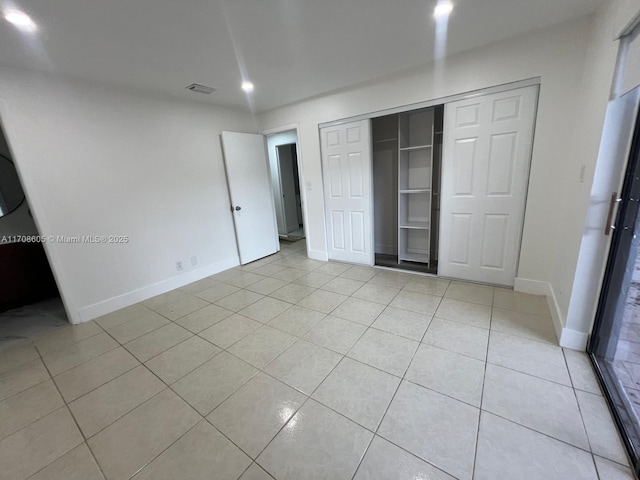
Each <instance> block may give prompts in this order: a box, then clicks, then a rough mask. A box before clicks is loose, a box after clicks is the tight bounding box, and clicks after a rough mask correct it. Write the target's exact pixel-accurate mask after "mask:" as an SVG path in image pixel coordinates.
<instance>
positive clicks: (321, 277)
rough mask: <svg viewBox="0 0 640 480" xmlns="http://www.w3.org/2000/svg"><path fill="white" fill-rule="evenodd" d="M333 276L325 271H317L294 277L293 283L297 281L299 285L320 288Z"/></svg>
mask: <svg viewBox="0 0 640 480" xmlns="http://www.w3.org/2000/svg"><path fill="white" fill-rule="evenodd" d="M334 278H335V277H334V276H333V275H327V274H326V273H318V272H317V271H315V272H311V273H307V274H306V275H303V276H302V277H299V278H296V279H295V280H294V283H298V284H300V285H305V286H307V287H311V288H320V287H321V286H322V285H324V284H325V283H327V282H329V281H331V280H333V279H334Z"/></svg>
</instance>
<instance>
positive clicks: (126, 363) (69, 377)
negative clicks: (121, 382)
mask: <svg viewBox="0 0 640 480" xmlns="http://www.w3.org/2000/svg"><path fill="white" fill-rule="evenodd" d="M139 364H140V363H139V362H138V361H137V360H136V359H135V357H134V356H133V355H131V354H130V353H129V352H127V351H126V350H125V349H124V348H122V347H118V348H116V349H115V350H111V351H110V352H108V353H105V354H104V355H101V356H100V357H97V358H94V359H93V360H89V361H88V362H86V363H83V364H82V365H80V366H78V367H76V368H73V369H71V370H68V371H66V372H65V373H63V374H61V375H58V376H57V377H55V378H54V381H55V382H56V385H58V388H59V389H60V393H62V396H63V397H64V398H65V400H66V401H67V402H71V401H72V400H75V399H76V398H78V397H80V396H81V395H84V394H85V393H88V392H90V391H91V390H93V389H95V388H98V387H99V386H100V385H102V384H104V383H106V382H108V381H109V380H112V379H114V378H116V377H117V376H119V375H122V374H123V373H125V372H127V371H129V370H131V369H132V368H134V367H136V366H137V365H139Z"/></svg>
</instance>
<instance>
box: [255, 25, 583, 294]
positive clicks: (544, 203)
mask: <svg viewBox="0 0 640 480" xmlns="http://www.w3.org/2000/svg"><path fill="white" fill-rule="evenodd" d="M591 26H592V25H591V19H590V18H588V17H587V18H581V19H578V20H574V21H571V22H568V23H565V24H562V25H558V26H555V27H553V28H548V29H544V30H540V31H536V32H532V33H529V34H526V35H522V36H519V37H517V38H512V39H509V40H506V41H501V42H496V43H493V44H491V45H487V46H484V47H481V48H478V49H475V50H473V51H468V52H464V53H462V54H458V55H454V56H452V57H450V58H447V59H446V60H445V61H444V62H443V64H442V65H441V68H442V72H441V77H438V78H441V81H439V82H438V81H436V75H435V73H436V68H435V66H434V64H429V65H426V66H423V67H420V68H418V69H414V70H411V71H408V72H403V73H402V74H397V75H394V76H391V77H388V78H385V79H382V80H378V81H372V82H369V83H367V84H363V85H359V86H357V87H354V88H350V89H346V90H343V91H340V92H336V93H332V94H328V95H325V96H321V97H318V98H314V99H311V100H308V101H305V102H301V103H297V104H293V105H290V106H286V107H282V108H278V109H275V110H271V111H268V112H265V113H263V114H261V115H259V123H260V126H261V128H263V129H268V128H274V127H277V126H279V125H287V124H292V123H299V132H300V139H299V140H300V145H301V157H302V160H303V162H302V163H303V169H304V173H305V183H306V195H307V211H308V219H309V222H308V223H307V224H306V227H307V238H308V242H309V252H310V253H314V254H316V256H317V257H318V258H320V257H321V256H322V255H323V254H324V255H325V258H326V242H325V225H324V202H323V194H322V174H321V160H320V146H319V141H318V124H320V123H323V122H328V121H333V120H337V119H341V118H346V117H350V116H355V115H360V114H366V113H369V112H374V111H377V110H383V109H387V108H393V107H397V106H401V105H407V104H412V103H417V102H422V101H427V100H431V99H435V98H440V97H444V96H448V95H454V94H458V93H462V92H468V91H472V90H476V89H481V88H486V87H489V86H493V85H499V84H504V83H508V82H513V81H517V80H522V79H527V78H533V77H538V76H539V77H541V82H542V84H541V90H540V101H539V107H538V120H537V126H536V133H535V143H534V149H533V159H532V166H531V181H530V188H529V197H528V203H527V212H526V217H525V226H524V238H523V244H522V253H521V257H520V267H519V271H518V276H519V277H522V278H524V279H535V280H537V281H541V282H549V281H550V280H551V277H552V272H553V271H554V262H555V261H556V255H555V252H556V248H557V241H556V231H557V229H558V226H559V225H560V223H561V222H562V220H563V218H562V215H560V206H561V205H562V202H563V201H564V199H565V194H564V193H565V190H564V189H565V183H566V178H564V177H563V176H562V175H559V172H564V167H563V166H564V165H566V164H567V162H568V159H570V158H571V156H572V155H573V150H574V149H573V143H572V140H573V130H574V128H576V125H577V123H578V122H579V120H580V116H579V115H578V113H577V112H576V110H575V106H576V104H577V102H578V95H579V92H578V89H577V88H576V86H577V85H579V84H580V82H581V78H582V74H583V68H584V59H585V52H586V47H587V42H588V40H589V33H590V31H591ZM576 181H577V180H576ZM309 183H311V190H309Z"/></svg>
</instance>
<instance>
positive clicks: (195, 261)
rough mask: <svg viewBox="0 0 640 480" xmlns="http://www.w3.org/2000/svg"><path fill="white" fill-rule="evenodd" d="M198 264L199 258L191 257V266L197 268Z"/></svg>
mask: <svg viewBox="0 0 640 480" xmlns="http://www.w3.org/2000/svg"><path fill="white" fill-rule="evenodd" d="M197 264H198V257H196V256H195V255H194V256H193V257H191V266H192V267H195V266H196V265H197Z"/></svg>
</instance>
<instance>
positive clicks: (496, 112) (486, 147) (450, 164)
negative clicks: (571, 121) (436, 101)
mask: <svg viewBox="0 0 640 480" xmlns="http://www.w3.org/2000/svg"><path fill="white" fill-rule="evenodd" d="M537 97H538V87H537V86H533V87H526V88H521V89H517V90H510V91H507V92H501V93H496V94H491V95H485V96H481V97H476V98H472V99H468V100H462V101H459V102H452V103H449V104H447V105H445V111H444V139H443V157H442V187H441V190H442V199H441V221H440V242H439V243H440V252H439V258H438V274H439V275H442V276H446V277H453V278H459V279H463V280H472V281H478V282H485V283H493V284H497V285H506V286H513V284H514V280H515V276H516V268H517V263H518V256H519V254H520V242H521V236H522V224H523V220H524V208H525V201H526V194H527V184H528V179H529V166H530V159H531V146H532V141H533V127H534V122H535V115H536V103H537Z"/></svg>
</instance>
